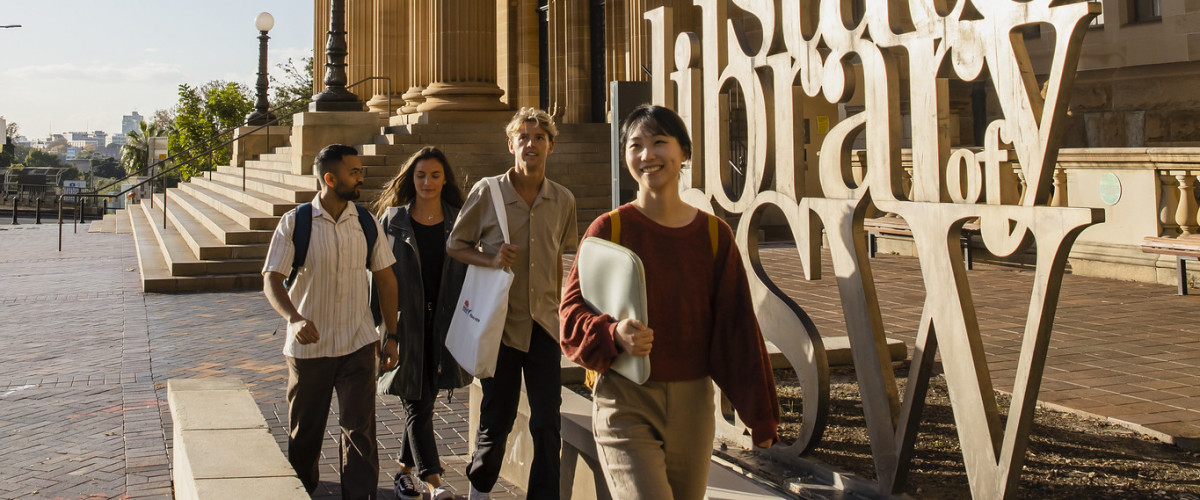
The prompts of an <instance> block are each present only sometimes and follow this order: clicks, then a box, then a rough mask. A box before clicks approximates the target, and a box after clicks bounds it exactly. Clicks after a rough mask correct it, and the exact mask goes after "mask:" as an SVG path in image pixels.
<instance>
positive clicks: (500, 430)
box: [467, 323, 562, 499]
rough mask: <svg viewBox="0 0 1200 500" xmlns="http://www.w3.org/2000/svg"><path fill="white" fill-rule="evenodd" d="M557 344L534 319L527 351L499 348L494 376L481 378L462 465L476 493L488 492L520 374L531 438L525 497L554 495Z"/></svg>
mask: <svg viewBox="0 0 1200 500" xmlns="http://www.w3.org/2000/svg"><path fill="white" fill-rule="evenodd" d="M561 356H562V351H560V350H559V347H558V342H555V340H554V338H553V337H551V336H550V335H549V334H547V333H546V331H545V330H543V329H542V328H541V327H540V326H538V324H537V323H534V324H533V338H532V340H530V342H529V352H521V351H518V350H516V349H513V348H511V347H509V346H506V345H501V346H500V354H499V356H498V357H497V359H496V374H495V376H493V377H492V378H487V379H483V380H480V381H479V383H480V385H482V386H483V401H481V402H480V405H479V431H478V433H477V434H476V437H475V455H474V456H473V457H472V458H471V464H470V465H468V466H467V478H469V479H470V480H471V485H472V486H474V487H475V489H476V490H479V491H492V487H494V486H495V485H496V478H498V477H499V476H500V466H501V465H502V463H503V461H504V449H505V444H506V442H507V440H508V433H509V432H510V431H512V426H513V420H514V419H515V418H516V416H517V404H518V403H519V402H520V401H521V374H522V372H523V373H524V375H525V395H526V397H528V398H529V434H530V436H532V437H533V463H532V464H531V465H530V468H529V490H528V491H527V492H526V495H527V496H526V498H529V499H543V498H558V496H559V489H558V488H559V474H560V471H559V452H560V450H561V449H562V438H561V436H560V433H559V431H560V429H561V427H562V424H561V421H560V420H559V408H560V407H561V406H562V382H561V380H562V373H561V370H562V367H561V365H560V364H559V363H560V357H561Z"/></svg>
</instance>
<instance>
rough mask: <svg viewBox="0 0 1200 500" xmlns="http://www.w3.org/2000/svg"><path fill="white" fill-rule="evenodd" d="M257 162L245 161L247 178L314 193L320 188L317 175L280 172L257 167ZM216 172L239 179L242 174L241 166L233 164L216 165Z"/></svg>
mask: <svg viewBox="0 0 1200 500" xmlns="http://www.w3.org/2000/svg"><path fill="white" fill-rule="evenodd" d="M258 163H259V162H257V161H248V162H246V166H247V168H246V169H245V171H246V179H247V180H250V179H256V180H264V181H270V182H274V183H278V184H283V185H286V186H290V187H292V188H295V189H303V190H310V191H313V192H314V193H315V192H316V191H317V190H318V189H320V185H319V183H318V181H317V177H316V176H315V175H295V174H292V173H290V172H281V171H277V170H271V169H263V168H257V164H258ZM217 172H220V173H222V174H229V175H234V176H236V177H238V178H239V179H240V178H241V176H242V168H241V167H234V166H229V165H226V166H221V167H217ZM239 182H240V181H239Z"/></svg>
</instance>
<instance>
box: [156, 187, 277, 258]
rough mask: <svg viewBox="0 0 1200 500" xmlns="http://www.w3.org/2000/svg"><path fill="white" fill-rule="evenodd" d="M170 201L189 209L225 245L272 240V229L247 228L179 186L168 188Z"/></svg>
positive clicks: (169, 203)
mask: <svg viewBox="0 0 1200 500" xmlns="http://www.w3.org/2000/svg"><path fill="white" fill-rule="evenodd" d="M167 197H168V203H167V206H168V207H170V206H172V205H174V206H177V207H179V208H180V209H182V210H185V211H187V212H188V213H189V214H190V215H191V216H192V217H193V218H194V219H196V220H197V222H199V223H200V224H201V225H203V226H204V228H205V229H207V230H208V232H210V233H212V234H213V236H214V237H216V238H217V240H218V241H220V242H222V243H223V244H225V245H249V244H256V243H257V244H266V243H270V242H271V233H273V232H274V227H273V226H272V228H271V229H258V230H254V229H247V228H246V226H244V225H241V224H239V223H238V222H237V221H235V220H233V219H231V218H229V217H228V216H226V215H225V214H222V213H221V212H220V210H217V209H216V208H213V207H212V206H210V205H207V204H205V203H204V202H202V201H200V200H199V199H197V198H196V197H195V196H193V195H192V194H189V192H188V191H186V190H184V189H182V188H177V189H168V190H167Z"/></svg>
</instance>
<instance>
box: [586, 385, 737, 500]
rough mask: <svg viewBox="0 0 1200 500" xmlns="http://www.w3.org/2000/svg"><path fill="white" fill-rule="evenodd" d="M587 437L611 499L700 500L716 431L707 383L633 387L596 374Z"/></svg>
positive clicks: (704, 487)
mask: <svg viewBox="0 0 1200 500" xmlns="http://www.w3.org/2000/svg"><path fill="white" fill-rule="evenodd" d="M592 403H593V406H592V433H593V435H594V436H595V437H596V451H597V454H598V455H600V457H599V458H600V466H601V467H603V469H604V473H605V474H604V475H605V477H606V479H607V482H608V490H609V493H610V494H611V495H612V498H620V499H622V500H626V499H643V498H644V499H663V498H673V499H675V500H692V499H695V500H701V499H703V498H704V494H705V492H706V490H707V488H708V466H709V461H710V460H711V458H712V450H713V435H714V434H715V432H716V420H715V418H716V417H715V411H716V406H715V404H714V402H713V388H712V379H710V378H708V377H704V378H702V379H697V380H688V381H683V382H646V383H645V384H644V385H637V384H636V383H634V382H632V381H630V380H629V379H627V378H625V377H623V376H621V375H618V374H616V373H614V372H611V371H610V372H607V373H602V374H600V377H599V378H597V379H596V386H595V389H594V390H593V393H592Z"/></svg>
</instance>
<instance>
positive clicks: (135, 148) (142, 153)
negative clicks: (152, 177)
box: [121, 122, 166, 174]
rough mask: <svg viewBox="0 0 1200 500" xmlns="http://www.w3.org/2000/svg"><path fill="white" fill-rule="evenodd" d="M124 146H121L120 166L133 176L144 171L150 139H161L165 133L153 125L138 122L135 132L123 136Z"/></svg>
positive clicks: (148, 154)
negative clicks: (124, 138) (124, 137)
mask: <svg viewBox="0 0 1200 500" xmlns="http://www.w3.org/2000/svg"><path fill="white" fill-rule="evenodd" d="M125 135H126V137H127V139H126V140H125V145H124V146H121V166H122V167H124V168H125V172H126V173H128V174H134V173H137V172H140V171H141V170H143V169H145V168H146V167H147V166H148V165H149V163H147V160H148V159H149V158H150V138H151V137H162V136H164V135H166V131H164V130H162V129H160V128H159V127H158V125H155V124H153V123H146V122H140V123H138V129H137V130H130V131H129V133H128V134H125Z"/></svg>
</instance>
